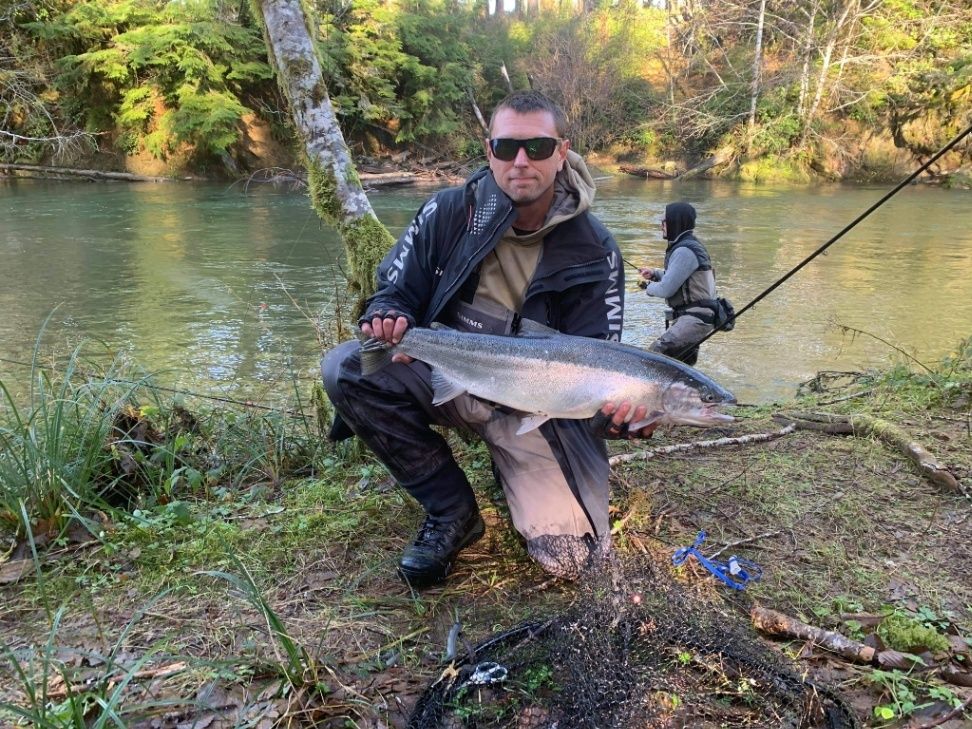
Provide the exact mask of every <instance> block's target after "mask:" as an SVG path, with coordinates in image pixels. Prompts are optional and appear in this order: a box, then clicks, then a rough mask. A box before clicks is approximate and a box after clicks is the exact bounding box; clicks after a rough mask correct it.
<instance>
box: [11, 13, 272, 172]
mask: <svg viewBox="0 0 972 729" xmlns="http://www.w3.org/2000/svg"><path fill="white" fill-rule="evenodd" d="M227 11H228V8H226V7H224V6H222V5H221V4H220V3H217V2H213V3H207V2H192V3H170V4H167V5H163V6H157V5H155V4H152V3H148V2H144V1H141V0H125V1H124V2H114V3H107V4H105V3H95V2H91V1H87V0H86V1H83V2H79V3H77V4H75V5H73V6H70V7H69V8H67V9H66V10H65V11H64V12H63V13H61V14H59V15H58V16H57V17H56V18H54V19H53V20H52V21H50V22H44V23H41V22H34V23H29V24H27V25H26V27H27V28H28V29H29V30H31V31H32V32H34V33H35V34H36V37H37V40H38V41H39V42H40V43H42V44H44V45H46V46H48V47H50V48H52V49H59V50H60V51H62V55H60V60H59V61H58V72H57V74H56V76H55V77H54V79H53V84H54V88H55V89H56V91H57V92H58V93H59V98H60V99H62V104H63V107H64V110H65V112H66V113H68V114H76V115H83V117H84V118H85V119H86V126H87V128H89V129H92V130H98V131H100V130H103V129H105V128H106V126H109V125H117V128H118V130H119V131H120V132H121V133H122V142H121V143H122V146H123V147H125V148H128V149H133V148H135V147H137V146H143V147H145V148H147V149H148V150H149V151H150V152H152V154H154V155H155V156H158V157H165V156H166V155H167V154H169V153H171V152H172V151H173V150H175V149H177V148H179V147H180V146H181V145H186V146H187V147H188V148H189V150H190V151H192V152H194V153H196V154H201V155H204V156H205V155H218V154H221V153H224V152H226V151H227V150H228V149H229V148H230V147H231V146H232V145H233V144H235V143H236V142H237V141H238V140H239V139H240V132H241V124H240V122H241V120H242V118H243V117H244V116H245V115H246V114H247V113H249V112H250V108H249V107H248V105H247V104H246V103H245V102H244V98H246V97H258V96H259V95H260V94H264V95H266V94H267V93H268V91H269V89H270V88H271V87H270V86H269V79H270V78H271V71H270V67H269V66H268V65H267V63H266V60H265V59H266V48H265V46H264V43H263V38H262V36H261V35H260V33H259V32H258V31H257V30H256V29H254V28H249V27H244V26H242V25H239V24H238V23H237V22H234V21H233V20H232V16H231V14H230V13H229V12H227Z"/></svg>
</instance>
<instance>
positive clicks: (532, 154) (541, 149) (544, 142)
mask: <svg viewBox="0 0 972 729" xmlns="http://www.w3.org/2000/svg"><path fill="white" fill-rule="evenodd" d="M558 144H560V140H559V139H554V138H553V137H533V138H532V139H505V138H501V139H490V140H489V148H490V149H491V150H493V156H494V157H495V158H496V159H500V160H503V161H504V162H512V161H513V160H515V159H516V155H517V154H519V152H520V149H521V148H522V149H524V150H526V155H527V157H529V158H530V159H532V160H534V161H539V160H542V159H548V158H549V157H550V155H552V154H553V153H554V151H555V150H556V149H557V145H558Z"/></svg>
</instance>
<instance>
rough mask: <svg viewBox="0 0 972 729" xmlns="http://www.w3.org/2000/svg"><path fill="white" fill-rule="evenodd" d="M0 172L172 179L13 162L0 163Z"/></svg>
mask: <svg viewBox="0 0 972 729" xmlns="http://www.w3.org/2000/svg"><path fill="white" fill-rule="evenodd" d="M0 170H5V171H8V172H16V171H18V170H19V171H23V172H35V173H38V174H42V175H51V176H55V175H57V176H61V177H83V178H85V179H88V180H124V181H126V182H172V180H173V179H177V178H172V177H149V176H146V175H135V174H132V173H131V172H109V171H106V170H74V169H71V168H70V167H48V166H47V165H28V164H19V163H14V162H0Z"/></svg>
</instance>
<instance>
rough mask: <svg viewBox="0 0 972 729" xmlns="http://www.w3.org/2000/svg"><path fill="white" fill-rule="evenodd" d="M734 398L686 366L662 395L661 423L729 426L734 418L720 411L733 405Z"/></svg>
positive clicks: (718, 385)
mask: <svg viewBox="0 0 972 729" xmlns="http://www.w3.org/2000/svg"><path fill="white" fill-rule="evenodd" d="M735 402H736V398H735V396H733V394H732V393H731V392H729V390H727V389H726V388H724V387H723V386H722V385H720V384H719V383H718V382H716V381H715V380H713V379H711V378H709V377H707V376H706V375H703V374H702V373H701V372H699V371H698V370H695V369H693V368H691V367H688V366H685V368H684V370H683V371H681V372H680V373H679V376H678V377H676V378H675V379H674V380H673V381H672V382H671V384H670V385H669V386H668V387H667V388H665V392H664V394H663V395H662V408H663V410H664V416H663V417H662V420H663V421H664V422H667V423H671V424H673V425H697V426H700V427H703V428H704V427H709V426H712V425H717V424H719V423H729V422H732V421H733V420H734V418H733V417H732V416H731V415H729V414H728V413H724V412H721V411H720V408H722V407H723V406H725V405H733V404H735Z"/></svg>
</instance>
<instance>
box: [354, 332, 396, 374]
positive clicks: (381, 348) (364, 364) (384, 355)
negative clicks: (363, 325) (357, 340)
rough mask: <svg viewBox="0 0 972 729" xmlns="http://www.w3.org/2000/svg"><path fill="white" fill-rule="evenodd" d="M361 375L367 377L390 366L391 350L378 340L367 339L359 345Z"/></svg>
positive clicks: (385, 343) (386, 344)
mask: <svg viewBox="0 0 972 729" xmlns="http://www.w3.org/2000/svg"><path fill="white" fill-rule="evenodd" d="M358 351H359V352H360V353H361V374H362V375H365V376H368V375H370V374H373V373H375V372H377V371H378V370H380V369H382V368H383V367H386V366H387V365H389V364H391V359H392V348H391V347H390V346H389V345H388V343H387V342H384V341H382V340H380V339H374V338H372V339H368V340H366V341H364V342H362V344H361V349H360V350H358Z"/></svg>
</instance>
